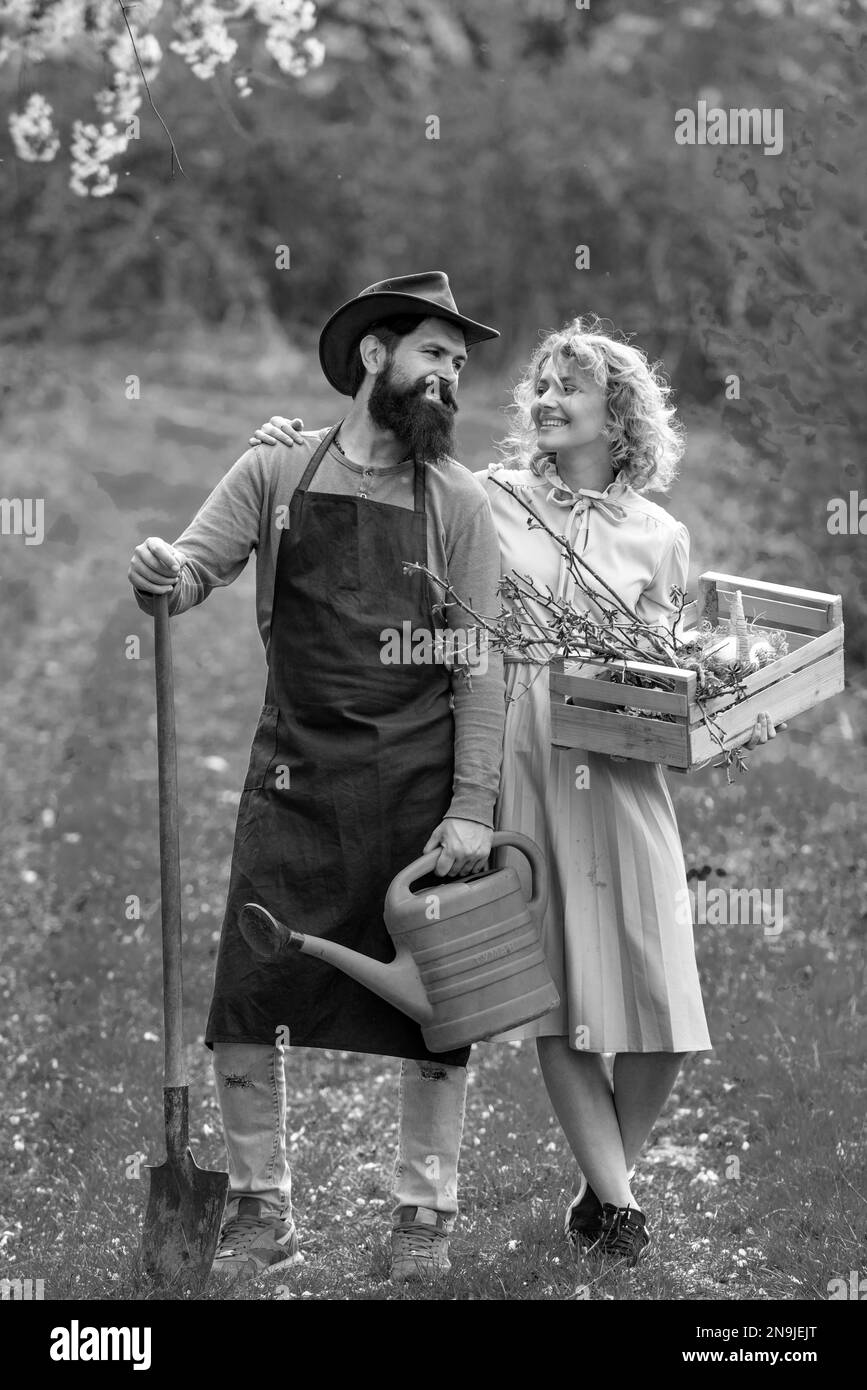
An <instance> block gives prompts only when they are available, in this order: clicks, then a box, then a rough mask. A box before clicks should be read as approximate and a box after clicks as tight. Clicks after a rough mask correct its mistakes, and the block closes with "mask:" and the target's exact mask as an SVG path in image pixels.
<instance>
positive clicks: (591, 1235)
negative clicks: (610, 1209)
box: [566, 1175, 602, 1250]
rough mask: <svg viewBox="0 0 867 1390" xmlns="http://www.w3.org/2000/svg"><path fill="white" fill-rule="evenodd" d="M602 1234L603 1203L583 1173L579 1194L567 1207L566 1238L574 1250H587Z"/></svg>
mask: <svg viewBox="0 0 867 1390" xmlns="http://www.w3.org/2000/svg"><path fill="white" fill-rule="evenodd" d="M601 1234H602V1203H601V1202H600V1200H599V1198H598V1197H597V1196H596V1193H595V1192H594V1191H593V1188H592V1187H591V1186H590V1184H589V1183H588V1181H587V1179H586V1178H585V1177H584V1176H583V1175H582V1177H581V1186H580V1187H579V1189H578V1196H577V1197H575V1198H573V1200H572V1201H571V1202H570V1203H569V1205H568V1207H567V1208H566V1239H567V1240H568V1242H569V1244H570V1245H571V1246H572V1249H573V1250H586V1249H588V1248H589V1247H590V1246H591V1245H595V1244H596V1242H597V1240H598V1239H599V1237H600V1236H601Z"/></svg>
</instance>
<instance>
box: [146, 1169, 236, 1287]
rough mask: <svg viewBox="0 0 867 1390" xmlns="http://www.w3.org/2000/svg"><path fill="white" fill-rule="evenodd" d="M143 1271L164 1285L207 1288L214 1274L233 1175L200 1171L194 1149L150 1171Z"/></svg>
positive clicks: (206, 1170) (214, 1171)
mask: <svg viewBox="0 0 867 1390" xmlns="http://www.w3.org/2000/svg"><path fill="white" fill-rule="evenodd" d="M149 1171H150V1193H149V1195H148V1205H147V1211H146V1213H145V1220H144V1230H143V1232H142V1240H141V1258H142V1266H143V1268H144V1270H145V1272H146V1273H147V1274H148V1275H149V1276H150V1277H151V1278H152V1279H154V1280H156V1281H157V1282H158V1283H160V1284H169V1283H173V1282H175V1281H177V1282H179V1283H180V1282H183V1283H187V1282H192V1283H194V1284H195V1285H196V1286H199V1287H200V1286H201V1285H202V1284H204V1282H205V1280H206V1279H207V1277H208V1275H209V1274H210V1272H211V1265H212V1264H213V1260H214V1255H215V1253H216V1250H217V1241H218V1240H219V1237H220V1223H221V1220H222V1216H223V1208H224V1206H225V1202H226V1192H227V1190H228V1186H229V1175H228V1173H220V1172H217V1171H216V1170H214V1169H212V1168H200V1167H199V1165H198V1164H197V1163H196V1160H195V1159H194V1158H193V1155H192V1152H191V1151H190V1150H189V1149H186V1150H185V1151H181V1152H180V1153H179V1154H178V1156H177V1157H169V1158H167V1159H166V1161H165V1163H160V1164H159V1165H156V1166H151V1167H150V1168H149Z"/></svg>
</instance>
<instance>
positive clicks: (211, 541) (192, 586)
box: [129, 449, 265, 614]
mask: <svg viewBox="0 0 867 1390" xmlns="http://www.w3.org/2000/svg"><path fill="white" fill-rule="evenodd" d="M264 496H265V477H264V472H263V468H262V461H261V459H260V457H259V451H258V450H257V449H248V450H247V452H246V453H245V454H242V455H241V457H240V458H239V459H238V461H237V463H235V464H233V465H232V467H231V468H230V469H229V471H228V473H227V474H226V475H225V477H224V478H222V479H221V480H220V482H219V483H218V484H217V486H216V487H215V488H214V490H213V492H212V493H211V494H210V496H209V497H207V498H206V499H205V501H204V502H203V503H202V505H201V507H200V508H199V510H198V511H197V512H196V515H195V516H194V517H193V519H192V521H191V522H190V524H189V526H188V527H187V528H186V530H185V531H184V533H183V535H181V536H179V537H178V539H177V540H176V541H175V543H174V545H173V546H168V545H167V544H166V542H165V541H161V540H160V539H159V537H150V538H149V539H148V540H147V541H143V542H142V544H141V545H139V546H137V547H136V551H135V554H134V556H133V559H132V562H131V564H130V568H129V580H130V583H131V584H132V586H133V590H134V593H135V600H136V603H137V604H138V606H139V608H141V609H142V610H143V611H144V612H145V613H152V612H153V593H154V591H155V588H156V587H159V581H160V577H162V579H163V582H170V583H172V585H173V587H172V591H171V595H170V598H169V612H170V613H172V614H175V613H184V612H186V610H187V609H188V608H193V607H195V605H196V604H197V603H202V602H203V601H204V599H206V598H207V596H208V594H209V593H210V592H211V590H212V589H214V588H218V587H223V586H225V585H227V584H231V583H232V582H233V580H235V579H237V578H238V575H239V574H240V573H241V572H242V570H243V569H244V566H245V565H246V563H247V561H248V559H249V558H250V552H251V551H252V550H253V549H254V547H256V546H257V545H258V543H259V527H260V524H261V517H262V507H263V500H264ZM173 552H175V553H176V554H177V559H178V560H179V562H180V564H181V569H180V572H179V573H175V572H173V567H172V565H171V558H172V554H173ZM148 583H150V584H151V585H153V586H154V587H152V588H151V589H148V588H146V587H145V586H146V585H147V584H148Z"/></svg>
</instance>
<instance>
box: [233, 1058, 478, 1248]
mask: <svg viewBox="0 0 867 1390" xmlns="http://www.w3.org/2000/svg"><path fill="white" fill-rule="evenodd" d="M214 1078H215V1080H216V1085H217V1097H218V1099H219V1102H220V1111H221V1114H222V1117H223V1130H224V1133H225V1138H226V1148H227V1150H228V1154H229V1196H228V1199H227V1203H226V1214H227V1216H232V1215H234V1214H235V1212H236V1211H237V1206H238V1201H239V1199H240V1198H241V1197H257V1198H258V1199H259V1201H260V1202H261V1203H262V1208H261V1210H262V1211H263V1212H265V1213H267V1214H269V1215H273V1216H279V1217H281V1218H282V1219H283V1220H284V1221H287V1222H291V1221H292V1180H291V1175H290V1171H289V1160H288V1157H287V1154H286V1078H285V1073H284V1069H283V1049H282V1048H281V1047H271V1046H268V1045H260V1044H257V1043H215V1044H214ZM466 1093H467V1069H466V1067H448V1066H445V1065H444V1064H442V1063H439V1062H414V1061H404V1062H403V1064H402V1066H401V1074H400V1128H399V1135H398V1152H397V1158H396V1161H395V1166H394V1176H393V1196H394V1202H395V1206H394V1211H393V1213H392V1216H393V1218H394V1217H395V1216H396V1214H397V1210H398V1208H400V1207H427V1208H429V1209H430V1210H432V1211H436V1212H439V1213H441V1214H442V1215H443V1216H445V1217H446V1228H447V1229H449V1228H450V1227H451V1226H452V1225H453V1224H454V1219H455V1216H456V1215H457V1210H458V1201H457V1193H458V1153H459V1151H460V1147H461V1134H462V1132H463V1125H464V1106H465V1102H466ZM295 1118H296V1117H294V1116H293V1119H295Z"/></svg>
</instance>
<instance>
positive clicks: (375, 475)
mask: <svg viewBox="0 0 867 1390" xmlns="http://www.w3.org/2000/svg"><path fill="white" fill-rule="evenodd" d="M332 442H333V444H334V447H335V448H336V450H337V452H338V453H339V454H340V458H339V459H338V460H337V461H338V463H340V464H341V465H342V466H343V467H344V468H348V469H349V471H350V473H358V474H360V477H359V479H358V488H357V490H356V493H355V495H356V497H369V496H370V489H371V488H372V487H373V484H374V482H378V481H379V479H380V477H382V476H386V475H391V474H392V473H396V472H397V471H398V470H399V469H401V468H404V467H405V466H406V464H408V463H412V458H406V459H402V460H401V462H400V463H395V464H392V466H391V467H390V468H371V467H370V466H369V465H367V466H366V467H364V468H362V466H361V464H360V463H353V462H352V459H351V458H349V457H348V456H347V454H346V452H345V451H344V449H343V446H342V445H341V443H340V441H339V439H334V440H333V441H332Z"/></svg>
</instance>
